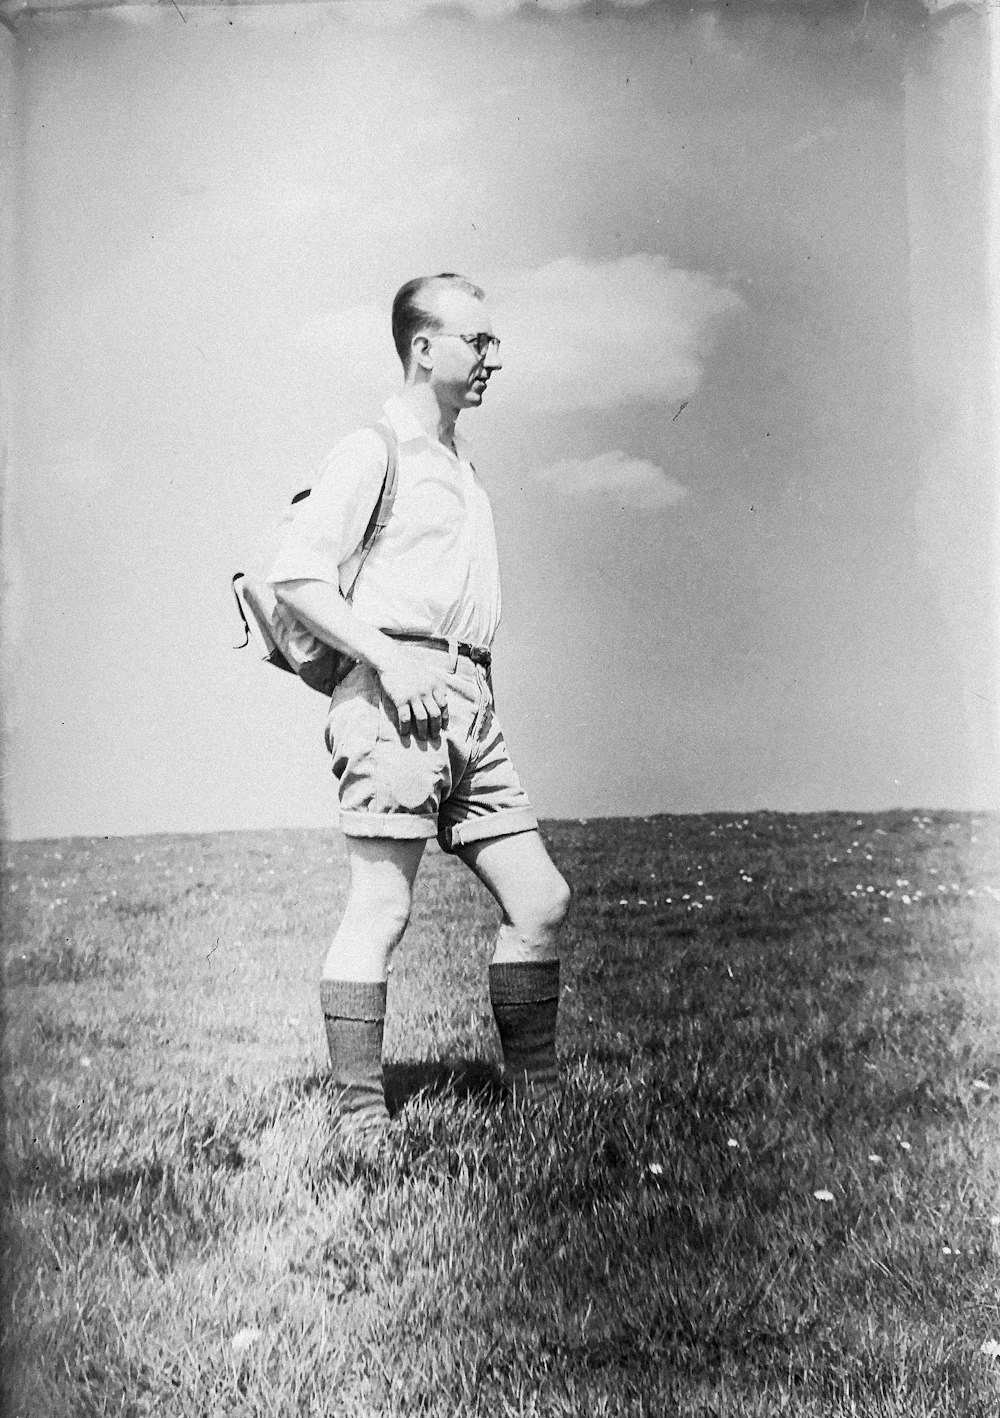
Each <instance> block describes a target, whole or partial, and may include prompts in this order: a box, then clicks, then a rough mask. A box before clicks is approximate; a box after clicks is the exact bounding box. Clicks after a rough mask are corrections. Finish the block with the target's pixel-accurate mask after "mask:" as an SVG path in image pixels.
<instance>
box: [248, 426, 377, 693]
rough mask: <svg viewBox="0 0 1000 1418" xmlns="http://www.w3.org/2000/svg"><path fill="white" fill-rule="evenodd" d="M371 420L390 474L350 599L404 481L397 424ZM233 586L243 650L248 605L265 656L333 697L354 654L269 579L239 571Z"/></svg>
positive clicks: (357, 559) (358, 554)
mask: <svg viewBox="0 0 1000 1418" xmlns="http://www.w3.org/2000/svg"><path fill="white" fill-rule="evenodd" d="M370 426H371V427H372V428H373V429H374V430H375V432H376V433H377V434H378V436H379V437H380V438H381V440H382V442H383V443H384V444H385V447H386V468H385V477H384V478H383V479H382V490H381V492H380V493H379V499H378V502H377V503H376V504H375V507H374V509H373V511H372V515H371V517H370V518H369V519H368V526H367V528H366V529H365V534H364V536H363V537H362V539H361V543H360V545H359V547H358V548H357V550H356V551H355V552H354V554H353V556H352V557H351V558H350V560H353V561H354V563H355V565H354V567H353V571H352V575H351V582H350V585H349V586H348V588H347V590H346V591H344V592H343V593H342V594H343V596H344V599H345V600H346V601H347V602H348V604H350V601H351V598H352V596H353V595H354V587H355V586H356V584H357V580H358V577H359V575H360V574H361V568H362V567H363V566H364V564H365V559H366V557H367V556H368V553H369V552H370V551H371V549H372V547H373V546H374V544H375V541H376V539H377V537H378V536H379V534H380V532H381V531H382V530H383V528H384V527H385V525H386V523H387V522H388V520H389V517H390V515H391V513H392V504H393V502H394V500H395V497H396V485H397V483H398V481H399V448H398V445H397V442H396V433H395V430H394V429H393V427H392V425H391V424H390V423H389V422H388V421H387V420H386V419H380V420H379V421H378V423H374V424H372V425H370ZM311 491H312V489H311V488H305V489H304V490H303V491H302V492H299V493H296V495H295V496H294V497H293V498H292V502H291V506H290V507H289V509H288V514H286V515H289V514H290V515H292V516H294V512H293V511H292V509H293V508H294V507H295V505H296V504H297V503H299V502H302V501H303V499H304V498H307V497H308V496H309V494H310V492H311ZM232 587H233V595H234V596H235V598H236V607H237V609H238V611H239V613H240V619H241V620H242V622H243V629H244V632H245V639H244V640H243V641H242V642H241V644H239V645H237V646H236V647H235V648H236V649H237V650H242V649H245V648H246V646H247V645H249V643H250V625H249V622H248V621H247V617H246V611H249V612H250V615H251V617H252V618H253V621H254V624H255V625H256V626H257V630H258V632H259V633H260V638H261V640H262V641H263V643H264V650H265V654H264V660H265V662H266V663H267V664H269V665H274V667H275V668H276V669H279V670H286V671H287V672H288V673H289V674H295V675H298V677H299V679H301V680H302V681H303V683H304V684H307V685H308V686H309V688H310V689H315V690H316V691H317V693H319V694H323V695H326V696H327V697H328V698H329V696H330V695H331V694H332V693H333V691H334V690H335V689H336V687H337V685H338V684H339V683H340V681H341V680H342V679H343V678H344V677H345V675H347V674H349V673H350V671H351V669H352V668H353V666H354V663H355V662H354V660H352V659H351V657H350V656H349V655H345V654H344V653H343V652H342V651H340V650H335V649H334V648H333V646H332V645H327V644H326V642H325V641H323V640H320V639H319V638H318V637H317V636H315V635H314V634H313V633H312V631H311V630H309V629H308V628H307V627H306V626H304V625H302V624H301V623H300V622H299V621H297V620H296V619H295V617H294V615H292V613H291V612H290V611H289V610H287V609H286V607H284V606H282V605H279V603H278V601H277V598H276V597H275V594H274V588H273V587H272V586H271V584H270V582H268V581H264V580H258V579H256V578H253V577H249V576H247V575H246V574H245V573H244V572H242V571H237V572H236V574H235V575H234V576H233V578H232ZM244 606H245V607H246V611H245V610H244Z"/></svg>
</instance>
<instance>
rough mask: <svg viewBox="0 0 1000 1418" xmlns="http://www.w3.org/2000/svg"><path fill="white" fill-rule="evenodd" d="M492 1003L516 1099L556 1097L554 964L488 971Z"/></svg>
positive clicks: (556, 987)
mask: <svg viewBox="0 0 1000 1418" xmlns="http://www.w3.org/2000/svg"><path fill="white" fill-rule="evenodd" d="M490 1003H491V1004H492V1006H493V1017H494V1018H495V1020H496V1022H497V1032H498V1034H499V1035H500V1043H501V1045H502V1047H503V1058H504V1077H505V1079H506V1081H507V1085H508V1087H509V1088H510V1089H511V1091H512V1092H513V1094H514V1096H515V1098H521V1097H525V1096H526V1097H528V1098H529V1099H531V1100H532V1101H537V1100H540V1099H543V1098H546V1097H549V1096H550V1095H551V1094H552V1093H554V1092H555V1088H556V1084H557V1081H558V1076H559V1070H558V1064H557V1061H556V1022H557V1016H558V1011H559V962H558V960H544V961H528V962H524V963H520V962H518V963H514V964H502V965H491V966H490Z"/></svg>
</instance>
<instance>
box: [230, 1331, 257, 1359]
mask: <svg viewBox="0 0 1000 1418" xmlns="http://www.w3.org/2000/svg"><path fill="white" fill-rule="evenodd" d="M259 1338H260V1330H259V1329H257V1328H255V1326H253V1325H249V1326H248V1327H247V1328H246V1329H241V1330H238V1331H237V1333H236V1334H234V1335H233V1337H232V1340H231V1341H230V1348H231V1349H232V1351H233V1353H234V1354H242V1353H243V1351H244V1350H245V1349H249V1348H250V1346H251V1344H256V1343H257V1340H258V1339H259Z"/></svg>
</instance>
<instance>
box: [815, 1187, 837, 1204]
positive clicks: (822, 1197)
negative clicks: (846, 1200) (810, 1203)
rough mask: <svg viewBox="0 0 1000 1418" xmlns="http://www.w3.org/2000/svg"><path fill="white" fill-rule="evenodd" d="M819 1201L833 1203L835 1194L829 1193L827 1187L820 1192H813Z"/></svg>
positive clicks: (821, 1188)
mask: <svg viewBox="0 0 1000 1418" xmlns="http://www.w3.org/2000/svg"><path fill="white" fill-rule="evenodd" d="M813 1196H814V1197H815V1198H816V1200H817V1201H833V1192H830V1191H827V1189H826V1187H820V1189H819V1191H818V1192H813Z"/></svg>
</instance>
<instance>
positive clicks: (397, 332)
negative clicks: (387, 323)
mask: <svg viewBox="0 0 1000 1418" xmlns="http://www.w3.org/2000/svg"><path fill="white" fill-rule="evenodd" d="M438 285H445V286H457V287H458V289H459V290H464V291H465V292H466V293H467V294H468V295H472V296H475V298H476V300H485V298H486V297H485V295H484V293H483V291H481V290H480V288H479V287H478V286H476V285H473V283H472V282H471V281H470V280H467V279H466V277H465V276H459V275H456V274H455V272H454V271H441V272H440V274H439V275H436V276H417V277H416V278H415V279H414V280H412V281H407V282H406V285H405V286H400V288H399V290H398V291H397V292H396V298H395V300H394V301H393V302H392V340H393V344H394V345H395V346H396V353H397V354H398V355H399V358H400V359H401V360H402V362H403V369H404V370H409V367H410V353H411V349H412V345H413V337H414V335H415V334H416V333H417V331H418V330H440V329H441V326H442V325H443V323H444V322H443V321H442V320H440V319H439V318H438V316H436V315H432V314H431V312H430V311H429V310H428V309H427V308H426V306H425V305H424V304H423V303H422V302H421V296H422V295H423V293H424V292H425V291H426V290H429V289H433V288H434V287H436V286H438Z"/></svg>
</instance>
